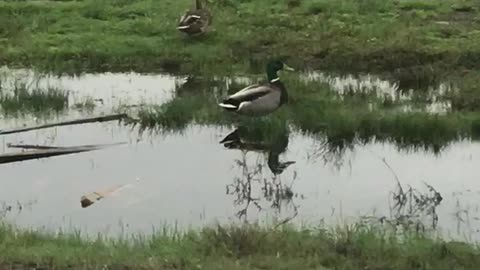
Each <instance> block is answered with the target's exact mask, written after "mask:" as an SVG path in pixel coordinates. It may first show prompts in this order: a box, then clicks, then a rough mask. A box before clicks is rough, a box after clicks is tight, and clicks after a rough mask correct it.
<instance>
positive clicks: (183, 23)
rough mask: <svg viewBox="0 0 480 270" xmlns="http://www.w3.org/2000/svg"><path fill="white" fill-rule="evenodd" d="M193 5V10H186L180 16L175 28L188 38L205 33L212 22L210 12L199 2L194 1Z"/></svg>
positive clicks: (198, 0) (197, 0)
mask: <svg viewBox="0 0 480 270" xmlns="http://www.w3.org/2000/svg"><path fill="white" fill-rule="evenodd" d="M194 5H195V8H194V9H192V10H187V11H186V12H185V14H183V15H182V17H181V18H180V21H179V23H178V26H177V29H178V30H179V31H181V32H183V33H186V34H187V35H189V36H193V35H199V34H203V33H205V32H206V31H207V30H208V27H209V26H210V24H211V22H212V15H211V14H210V11H208V9H207V8H206V7H204V6H202V3H201V2H200V0H194Z"/></svg>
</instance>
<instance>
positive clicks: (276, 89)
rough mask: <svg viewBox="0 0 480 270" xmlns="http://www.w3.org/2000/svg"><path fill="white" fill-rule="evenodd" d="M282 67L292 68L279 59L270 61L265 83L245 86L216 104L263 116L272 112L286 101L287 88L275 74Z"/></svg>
mask: <svg viewBox="0 0 480 270" xmlns="http://www.w3.org/2000/svg"><path fill="white" fill-rule="evenodd" d="M283 69H285V70H290V71H293V70H294V69H293V68H291V67H289V66H287V65H286V64H285V63H283V62H282V61H280V60H273V61H270V62H269V63H268V64H267V67H266V70H267V78H268V82H267V83H263V84H255V85H250V86H247V87H245V88H243V89H241V90H240V91H238V92H236V93H235V94H233V95H231V96H228V97H227V98H226V99H224V100H223V101H222V103H220V104H218V105H219V106H220V107H222V108H224V109H225V110H227V111H231V112H236V113H239V114H243V115H250V116H263V115H266V114H269V113H272V112H273V111H275V110H276V109H278V108H279V107H280V106H282V105H283V104H285V103H287V101H288V93H287V89H286V88H285V85H283V83H282V82H281V81H280V78H279V77H278V74H277V72H278V71H280V70H283Z"/></svg>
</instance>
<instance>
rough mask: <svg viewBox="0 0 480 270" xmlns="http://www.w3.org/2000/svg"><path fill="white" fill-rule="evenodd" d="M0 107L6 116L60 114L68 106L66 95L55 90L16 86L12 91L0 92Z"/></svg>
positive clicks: (61, 91)
mask: <svg viewBox="0 0 480 270" xmlns="http://www.w3.org/2000/svg"><path fill="white" fill-rule="evenodd" d="M0 106H1V109H2V111H3V112H4V113H5V114H7V115H9V114H27V113H32V114H35V115H37V114H43V113H49V112H60V111H62V110H64V109H66V108H67V106H68V94H67V93H66V92H65V91H63V90H60V89H57V88H47V89H40V88H34V89H32V90H29V89H27V86H26V85H25V84H18V85H16V86H15V88H14V89H13V91H5V90H2V91H1V92H0Z"/></svg>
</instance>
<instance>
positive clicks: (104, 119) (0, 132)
mask: <svg viewBox="0 0 480 270" xmlns="http://www.w3.org/2000/svg"><path fill="white" fill-rule="evenodd" d="M124 118H128V115H127V114H125V113H122V114H112V115H106V116H97V117H92V118H82V119H77V120H71V121H65V122H58V123H52V124H45V125H39V126H34V127H26V128H17V129H11V130H0V135H6V134H12V133H20V132H26V131H32V130H37V129H44V128H51V127H59V126H68V125H78V124H86V123H94V122H107V121H114V120H121V119H124Z"/></svg>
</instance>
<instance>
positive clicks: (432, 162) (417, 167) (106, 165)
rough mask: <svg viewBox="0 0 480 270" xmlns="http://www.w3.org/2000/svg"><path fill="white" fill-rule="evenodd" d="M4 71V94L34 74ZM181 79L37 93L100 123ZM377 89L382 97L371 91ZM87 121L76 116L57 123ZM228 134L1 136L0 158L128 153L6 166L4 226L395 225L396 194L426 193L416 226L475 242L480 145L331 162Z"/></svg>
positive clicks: (93, 78) (9, 123)
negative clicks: (24, 146) (96, 116)
mask: <svg viewBox="0 0 480 270" xmlns="http://www.w3.org/2000/svg"><path fill="white" fill-rule="evenodd" d="M5 72H6V71H5ZM8 72H9V73H8V75H4V77H3V78H4V80H3V81H4V85H8V83H11V82H13V80H12V78H23V79H25V78H30V77H28V76H29V74H30V75H32V73H30V71H21V70H20V71H19V70H17V71H15V72H14V73H12V71H8ZM322 76H323V77H322ZM313 77H316V78H317V79H319V78H320V79H323V80H326V81H327V82H329V83H331V85H332V87H333V88H334V89H337V90H338V89H342V87H343V86H342V83H341V82H342V80H341V79H338V78H337V79H335V78H327V77H325V76H324V75H322V74H317V75H315V76H313ZM184 80H185V78H175V77H171V76H166V75H140V74H135V73H127V74H86V75H83V76H80V77H74V78H73V77H60V78H54V77H45V78H43V79H40V80H39V81H35V84H36V85H40V86H45V85H51V86H57V87H60V88H62V89H66V90H68V91H71V99H72V104H73V103H75V102H76V101H79V100H82V99H84V98H86V97H93V98H95V99H99V100H98V101H96V102H98V103H102V102H103V105H98V106H97V109H96V112H95V113H102V112H111V111H112V110H113V109H114V108H115V107H118V106H119V105H138V104H149V103H150V104H154V103H155V104H161V103H162V102H165V101H167V100H169V99H171V98H172V97H173V96H174V95H173V93H174V89H175V85H176V83H178V82H182V81H184ZM348 80H350V81H351V80H353V79H351V78H350V79H348V78H347V80H344V81H345V82H347V83H345V84H344V85H346V84H348ZM370 80H371V82H370V83H365V82H368V79H365V78H363V80H360V81H356V82H354V83H352V84H357V85H359V84H361V83H362V82H363V83H364V86H362V87H366V88H368V87H371V88H372V87H378V89H383V90H382V91H385V92H386V93H388V91H391V93H393V92H394V91H395V87H396V86H395V85H392V84H389V83H388V82H385V81H381V80H378V79H370ZM372 81H373V82H374V83H373V84H374V85H377V86H372ZM226 83H227V84H228V81H226ZM365 85H367V86H365ZM350 87H351V86H350ZM100 100H101V101H100ZM439 106H440V105H439ZM440 107H441V106H440ZM82 114H83V113H82V112H79V111H75V110H71V111H70V112H68V113H67V114H65V115H63V116H61V117H60V118H65V119H67V118H68V119H70V118H75V117H78V116H80V115H82ZM56 120H58V119H56ZM35 121H39V120H35V119H33V118H28V117H27V118H23V119H12V118H4V119H1V120H0V125H1V127H2V129H4V128H10V127H17V126H21V125H24V124H32V123H34V122H35ZM233 131H234V130H233V129H227V128H222V127H202V126H198V125H191V126H189V127H188V128H187V129H186V130H185V131H184V132H183V133H178V134H159V133H154V132H148V131H145V132H143V133H141V132H139V130H138V129H137V128H132V127H128V126H125V125H123V124H122V123H117V122H110V123H93V124H85V125H81V126H68V127H59V128H52V129H45V130H38V131H33V132H27V133H20V134H14V135H6V136H2V137H1V138H0V140H1V144H2V145H3V148H2V152H13V151H18V150H15V149H12V148H8V147H7V146H6V145H7V143H28V144H45V145H60V146H69V145H82V144H104V143H112V142H127V144H126V145H121V146H115V147H112V148H108V149H105V150H100V151H94V152H87V153H81V154H75V155H68V156H61V157H55V158H49V159H43V160H33V161H26V162H21V163H13V164H4V165H1V168H0V179H1V180H2V188H1V189H0V200H1V201H3V202H4V203H5V204H4V209H5V211H4V212H5V213H4V214H5V218H6V219H7V220H8V221H11V222H14V223H15V224H17V225H19V226H21V227H34V228H37V227H46V228H48V229H58V228H63V229H72V230H73V229H79V230H82V231H84V232H86V233H97V232H104V233H109V234H111V235H118V234H119V233H121V232H123V233H130V232H135V233H136V232H141V233H150V232H152V229H153V228H154V227H156V228H161V227H162V226H178V227H180V228H188V227H194V228H195V227H199V226H203V225H206V224H207V225H208V224H213V223H215V222H220V223H232V222H245V221H249V222H255V221H258V222H261V223H268V224H275V223H278V222H283V221H289V222H291V223H294V224H297V225H305V226H316V225H319V224H327V225H336V224H339V223H342V224H343V223H350V222H356V221H359V220H365V219H366V218H367V217H370V218H371V219H369V220H372V219H374V220H375V219H379V218H381V217H384V216H385V217H387V218H389V219H390V218H393V219H395V217H394V216H395V214H396V213H397V211H399V212H398V213H397V216H396V218H398V217H399V216H400V214H408V211H407V210H406V208H402V209H399V208H398V207H395V203H396V201H395V200H394V199H393V198H394V196H393V195H394V194H398V185H399V183H400V185H401V186H402V187H403V190H404V193H408V187H409V186H411V187H412V188H414V189H415V190H417V191H418V193H417V195H418V194H424V195H426V196H430V197H432V198H434V197H435V194H436V193H435V192H432V191H430V192H429V189H428V186H427V185H426V184H425V183H427V184H428V185H430V186H431V187H433V188H434V189H435V190H436V192H438V193H439V194H441V196H442V200H441V202H438V203H437V204H435V203H433V204H434V205H435V207H426V209H424V210H423V211H420V210H418V209H417V211H416V212H415V211H413V212H412V211H410V214H412V215H413V216H415V215H417V214H418V217H414V218H413V219H415V220H417V219H418V220H422V222H423V223H424V224H426V226H430V225H431V224H432V223H435V218H434V217H435V216H438V224H435V225H436V226H437V228H438V229H439V230H440V231H441V232H442V234H443V235H444V236H447V237H449V236H452V237H455V238H461V239H465V238H472V239H477V238H478V235H477V230H478V228H480V227H479V225H480V224H479V223H478V218H479V217H480V216H479V213H478V211H479V209H478V206H479V205H478V201H479V200H478V199H480V181H478V177H477V175H478V165H477V162H478V160H479V159H480V144H478V143H476V142H471V141H468V140H465V141H459V142H455V143H452V144H451V145H450V146H448V147H447V148H446V149H445V150H443V151H442V152H441V153H440V154H437V155H434V154H433V153H430V152H423V151H399V150H398V148H397V147H396V146H394V145H391V144H388V143H375V142H372V143H369V144H366V145H351V146H350V148H345V149H342V151H337V152H335V151H332V149H328V147H327V146H326V145H325V144H324V141H323V139H322V138H321V137H315V138H313V137H310V136H306V135H302V134H300V133H298V132H295V131H293V132H291V133H290V135H288V137H287V138H283V139H282V140H281V141H280V142H279V143H278V145H275V146H271V145H270V146H268V145H267V146H265V145H259V144H256V143H255V142H253V143H252V144H248V145H241V146H238V144H237V145H234V146H237V148H238V147H239V148H241V149H235V147H232V148H234V149H229V148H228V147H225V146H224V145H223V144H220V143H219V142H220V141H221V140H222V139H223V138H224V137H225V136H227V135H228V134H229V133H231V132H233ZM242 149H243V150H242ZM293 161H294V162H295V163H287V162H293ZM282 166H283V167H282ZM397 179H398V182H397ZM115 185H125V186H124V187H123V188H122V189H120V190H119V191H117V192H115V193H114V194H113V195H112V196H110V197H108V198H105V199H103V200H101V201H99V202H97V203H95V204H93V205H92V206H90V207H88V208H82V207H81V205H80V197H81V196H82V195H85V194H87V193H90V192H93V191H97V190H101V189H105V188H110V187H112V186H115ZM20 208H21V209H20ZM433 210H434V211H435V212H434V213H433V212H432V211H433ZM392 216H393V217H392Z"/></svg>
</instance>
